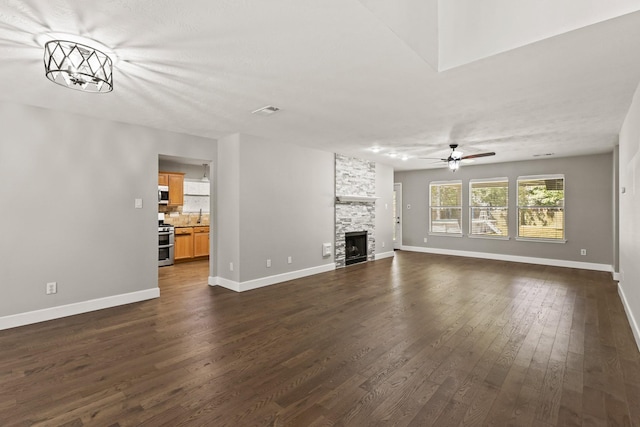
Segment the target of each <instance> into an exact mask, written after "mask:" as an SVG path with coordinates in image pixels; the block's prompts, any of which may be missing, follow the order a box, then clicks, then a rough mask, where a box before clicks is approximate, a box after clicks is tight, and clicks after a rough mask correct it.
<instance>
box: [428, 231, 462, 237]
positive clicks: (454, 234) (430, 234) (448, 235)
mask: <svg viewBox="0 0 640 427" xmlns="http://www.w3.org/2000/svg"><path fill="white" fill-rule="evenodd" d="M429 236H442V237H462V233H433V232H431V231H430V232H429Z"/></svg>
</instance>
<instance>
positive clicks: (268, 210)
mask: <svg viewBox="0 0 640 427" xmlns="http://www.w3.org/2000/svg"><path fill="white" fill-rule="evenodd" d="M218 146H219V151H218V155H219V159H218V168H217V175H216V178H215V182H214V187H215V188H216V201H215V204H216V209H217V212H218V214H217V215H216V218H215V221H217V227H216V228H217V229H218V230H219V231H220V233H219V234H218V236H217V240H216V241H217V254H218V260H217V261H218V263H217V275H218V276H219V277H222V278H225V279H229V280H232V281H235V282H246V281H249V280H254V279H259V278H263V277H268V276H274V275H278V274H283V273H288V272H293V271H298V270H303V269H307V268H312V267H319V266H322V265H326V264H332V263H333V256H330V257H323V256H322V243H325V242H329V243H332V244H333V232H334V231H333V230H334V222H333V187H334V178H333V173H334V172H333V171H334V169H333V154H332V153H329V152H324V151H319V150H313V149H309V148H304V147H299V146H295V145H291V144H284V143H280V142H277V141H267V140H264V139H260V138H256V137H253V136H250V135H234V136H231V137H228V138H223V139H221V140H219V141H218ZM289 256H291V257H292V261H293V262H292V263H291V264H288V263H287V257H289ZM267 259H270V260H271V267H269V268H268V267H267V266H266V260H267ZM230 262H233V263H234V271H233V272H231V271H229V263H230Z"/></svg>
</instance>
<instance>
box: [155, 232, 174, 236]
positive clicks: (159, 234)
mask: <svg viewBox="0 0 640 427" xmlns="http://www.w3.org/2000/svg"><path fill="white" fill-rule="evenodd" d="M171 234H173V231H159V232H158V236H169V235H171Z"/></svg>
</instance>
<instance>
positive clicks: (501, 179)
mask: <svg viewBox="0 0 640 427" xmlns="http://www.w3.org/2000/svg"><path fill="white" fill-rule="evenodd" d="M483 182H506V183H507V206H495V207H497V208H507V218H508V215H509V210H510V209H511V208H510V207H509V177H508V176H501V177H498V178H474V179H470V180H469V234H468V235H467V237H469V238H471V239H492V240H509V239H510V237H509V232H510V229H511V227H510V226H509V225H508V224H507V226H508V229H507V235H506V236H487V235H483V234H473V219H472V218H471V209H472V208H473V206H471V192H472V189H471V185H472V184H477V183H483ZM429 194H431V192H429ZM516 202H517V200H516Z"/></svg>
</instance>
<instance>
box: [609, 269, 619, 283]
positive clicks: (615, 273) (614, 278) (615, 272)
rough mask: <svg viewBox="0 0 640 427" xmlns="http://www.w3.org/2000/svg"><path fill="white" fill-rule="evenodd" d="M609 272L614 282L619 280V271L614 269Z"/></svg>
mask: <svg viewBox="0 0 640 427" xmlns="http://www.w3.org/2000/svg"><path fill="white" fill-rule="evenodd" d="M611 274H612V276H613V280H615V281H616V282H619V281H620V277H621V275H620V273H619V272H617V271H614V272H613V273H611Z"/></svg>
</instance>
